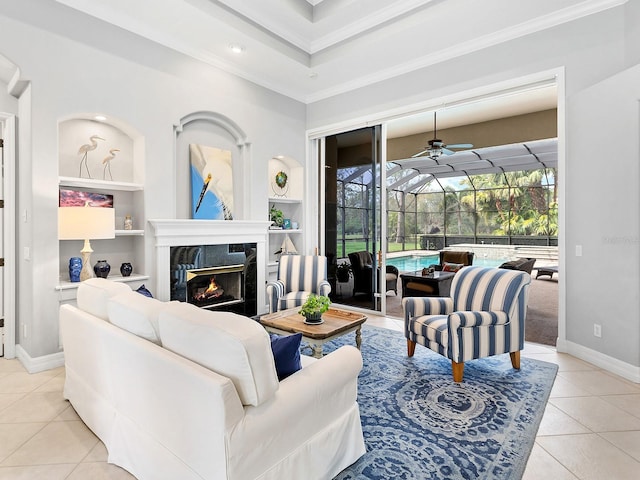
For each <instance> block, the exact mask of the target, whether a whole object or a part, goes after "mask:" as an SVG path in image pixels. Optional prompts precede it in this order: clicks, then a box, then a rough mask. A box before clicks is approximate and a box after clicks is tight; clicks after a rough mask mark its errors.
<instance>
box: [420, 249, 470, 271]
mask: <svg viewBox="0 0 640 480" xmlns="http://www.w3.org/2000/svg"><path fill="white" fill-rule="evenodd" d="M473 256H474V253H473V252H458V251H455V250H440V263H438V264H434V265H431V267H433V268H434V269H435V270H440V271H442V270H446V269H447V266H446V265H445V264H446V263H448V264H454V265H462V266H463V267H465V266H467V265H473Z"/></svg>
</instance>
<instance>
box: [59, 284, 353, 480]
mask: <svg viewBox="0 0 640 480" xmlns="http://www.w3.org/2000/svg"><path fill="white" fill-rule="evenodd" d="M77 304H78V306H77V307H75V306H72V305H62V306H61V307H60V324H61V332H62V340H63V345H64V355H65V368H66V381H65V386H64V395H65V398H67V399H69V401H70V402H71V404H72V405H73V407H74V408H75V410H76V411H77V412H78V414H79V415H80V417H81V418H82V420H83V421H84V422H85V423H86V424H87V426H88V427H89V428H91V430H92V431H93V432H94V433H95V434H96V435H97V436H98V437H99V438H100V439H101V440H102V442H103V443H104V444H105V446H106V447H107V450H108V452H109V454H108V461H109V462H110V463H114V464H116V465H120V466H121V467H123V468H125V469H126V470H128V471H129V472H131V473H132V474H133V475H134V476H136V478H138V479H139V480H162V479H167V480H176V479H180V480H190V479H194V480H195V479H236V480H250V479H293V478H304V479H330V478H332V477H334V476H335V475H336V474H338V473H339V472H340V471H341V470H343V469H344V468H346V467H347V466H348V465H350V464H352V463H353V462H355V461H356V460H357V459H358V458H359V457H360V456H361V455H363V454H364V452H365V447H364V440H363V435H362V427H361V423H360V414H359V410H358V404H357V403H356V391H357V376H358V373H359V372H360V370H361V368H362V357H361V355H360V352H359V351H358V350H357V349H356V348H354V347H351V346H343V347H341V348H339V349H337V350H336V351H335V352H333V353H330V354H329V355H326V356H325V357H323V358H322V359H319V360H315V359H312V358H310V357H306V356H304V355H303V356H302V359H303V363H302V364H303V368H302V369H301V370H299V371H297V372H296V373H294V374H293V375H291V376H289V377H288V378H286V379H284V380H282V381H281V382H278V379H277V376H276V370H275V365H274V360H273V354H272V352H271V346H270V340H269V335H268V334H267V333H266V332H265V330H264V329H263V328H262V327H261V326H260V325H259V324H258V323H257V322H255V321H253V320H251V319H249V318H246V317H242V316H239V315H235V314H232V313H221V312H218V313H213V312H210V311H206V310H202V309H199V308H197V307H194V306H192V305H189V304H185V303H180V302H169V303H164V302H160V301H158V300H155V299H151V298H147V297H145V296H143V295H140V294H139V293H136V292H134V291H132V290H131V289H130V288H129V287H128V286H126V285H125V284H122V283H116V282H112V281H109V280H105V279H91V280H87V281H85V282H82V284H80V286H79V288H78V296H77ZM207 366H209V367H210V368H207ZM214 370H215V371H214Z"/></svg>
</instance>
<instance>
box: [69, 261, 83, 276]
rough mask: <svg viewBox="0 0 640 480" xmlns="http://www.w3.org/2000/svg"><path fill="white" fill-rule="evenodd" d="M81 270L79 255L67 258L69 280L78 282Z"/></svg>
mask: <svg viewBox="0 0 640 480" xmlns="http://www.w3.org/2000/svg"><path fill="white" fill-rule="evenodd" d="M81 271H82V259H81V258H80V257H71V258H70V259H69V280H70V281H72V282H79V281H80V272H81Z"/></svg>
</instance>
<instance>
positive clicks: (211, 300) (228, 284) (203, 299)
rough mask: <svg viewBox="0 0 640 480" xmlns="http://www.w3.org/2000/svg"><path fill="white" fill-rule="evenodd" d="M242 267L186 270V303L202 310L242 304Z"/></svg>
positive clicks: (228, 266)
mask: <svg viewBox="0 0 640 480" xmlns="http://www.w3.org/2000/svg"><path fill="white" fill-rule="evenodd" d="M243 270H244V265H227V266H221V267H209V268H197V269H192V270H187V292H186V297H187V298H186V301H187V302H189V303H193V304H194V305H196V306H198V307H202V308H218V307H222V306H228V305H233V304H236V303H242V302H244V298H243V291H242V272H243Z"/></svg>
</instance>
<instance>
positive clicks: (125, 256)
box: [56, 115, 149, 300]
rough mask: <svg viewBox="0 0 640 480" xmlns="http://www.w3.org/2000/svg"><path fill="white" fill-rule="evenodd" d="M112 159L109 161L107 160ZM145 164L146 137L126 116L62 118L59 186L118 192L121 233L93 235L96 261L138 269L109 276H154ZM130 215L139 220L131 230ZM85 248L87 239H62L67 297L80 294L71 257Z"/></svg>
mask: <svg viewBox="0 0 640 480" xmlns="http://www.w3.org/2000/svg"><path fill="white" fill-rule="evenodd" d="M96 138H97V139H98V140H97V141H96V140H95V139H96ZM89 143H93V144H94V147H93V149H89V150H88V151H87V154H86V156H85V157H84V158H81V157H80V156H79V155H78V151H79V149H80V148H81V145H85V144H89ZM96 143H97V145H96ZM107 159H109V163H105V161H106V160H107ZM83 162H84V163H83ZM143 164H144V140H143V139H142V137H140V135H139V133H137V132H136V131H135V130H134V129H132V128H130V127H129V126H128V125H126V124H125V123H124V122H122V121H119V120H116V119H114V120H113V123H111V122H110V121H109V120H107V121H104V122H102V121H95V119H94V118H93V115H78V116H76V117H74V118H69V119H66V120H62V121H61V122H60V123H59V124H58V173H59V177H58V185H59V187H60V188H61V189H62V188H64V189H75V190H78V191H82V192H93V193H100V194H105V195H111V196H112V197H113V209H114V213H115V225H114V226H115V238H113V239H105V240H92V241H91V246H92V248H93V250H94V253H93V254H92V255H91V257H92V263H94V262H95V261H96V260H98V259H105V260H107V261H108V262H109V264H110V265H111V268H112V272H113V273H115V272H118V273H119V270H118V269H119V267H120V265H121V264H122V263H125V262H128V263H131V264H132V265H133V273H132V275H131V276H130V277H126V278H123V277H120V276H119V275H115V274H114V275H109V277H108V279H109V280H113V281H122V282H137V281H144V280H147V279H148V278H149V277H148V276H146V275H145V273H144V272H145V271H146V265H145V243H144V235H145V228H146V214H145V206H144V203H145V202H144V199H145V198H144V178H143V172H144V168H142V167H143ZM89 176H90V177H92V178H89ZM112 178H113V180H112ZM128 216H130V217H131V218H132V220H133V229H131V230H125V229H124V226H125V219H126V217H128ZM81 248H82V240H61V241H60V242H59V271H60V275H59V278H60V280H59V282H58V283H59V285H58V286H56V290H59V291H60V292H66V293H64V295H62V293H61V300H68V299H69V298H75V289H76V288H77V286H78V283H73V282H68V281H65V279H68V278H69V275H68V262H69V258H71V257H77V256H80V253H79V252H80V249H81Z"/></svg>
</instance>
